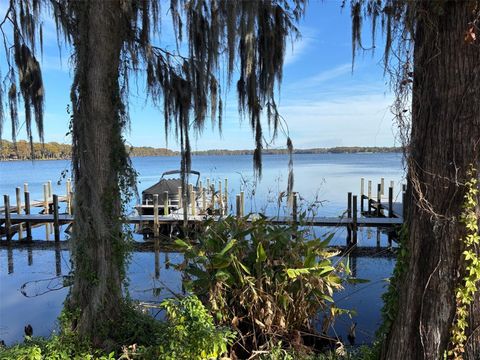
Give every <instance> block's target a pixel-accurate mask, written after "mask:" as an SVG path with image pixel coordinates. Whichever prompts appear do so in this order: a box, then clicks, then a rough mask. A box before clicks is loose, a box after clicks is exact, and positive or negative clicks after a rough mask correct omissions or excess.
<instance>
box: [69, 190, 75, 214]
mask: <svg viewBox="0 0 480 360" xmlns="http://www.w3.org/2000/svg"><path fill="white" fill-rule="evenodd" d="M69 205H70V206H69V211H70V212H69V214H70V215H72V214H73V212H74V211H75V208H74V204H73V192H71V193H70V204H69Z"/></svg>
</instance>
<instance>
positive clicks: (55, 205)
mask: <svg viewBox="0 0 480 360" xmlns="http://www.w3.org/2000/svg"><path fill="white" fill-rule="evenodd" d="M53 232H54V235H55V242H59V241H60V224H59V222H58V195H56V194H53Z"/></svg>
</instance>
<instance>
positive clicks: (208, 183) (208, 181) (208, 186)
mask: <svg viewBox="0 0 480 360" xmlns="http://www.w3.org/2000/svg"><path fill="white" fill-rule="evenodd" d="M207 189H210V178H207Z"/></svg>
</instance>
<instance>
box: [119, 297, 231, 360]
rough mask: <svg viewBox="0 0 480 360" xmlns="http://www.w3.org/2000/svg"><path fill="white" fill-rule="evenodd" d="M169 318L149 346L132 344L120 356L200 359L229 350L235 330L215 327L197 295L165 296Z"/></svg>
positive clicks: (171, 359) (170, 359)
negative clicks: (168, 297)
mask: <svg viewBox="0 0 480 360" xmlns="http://www.w3.org/2000/svg"><path fill="white" fill-rule="evenodd" d="M161 308H163V309H164V310H165V311H166V315H167V322H166V323H164V324H163V326H162V328H161V331H160V333H158V334H157V335H156V337H155V339H156V341H157V343H156V344H155V345H154V346H150V347H136V346H130V347H128V348H125V349H124V352H123V355H122V356H121V357H120V358H121V359H165V360H190V359H191V360H201V359H211V358H219V357H220V356H221V355H222V354H223V353H226V351H227V346H228V345H229V344H231V343H232V342H233V339H234V338H235V333H234V332H232V331H231V330H229V329H227V328H216V327H215V325H214V322H213V318H212V316H211V315H210V314H209V313H208V311H207V309H206V308H205V307H204V306H203V304H202V303H201V301H200V300H198V298H197V297H195V296H189V297H186V298H183V299H179V300H175V299H169V300H165V301H164V302H163V303H162V304H161Z"/></svg>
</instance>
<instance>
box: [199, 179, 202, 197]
mask: <svg viewBox="0 0 480 360" xmlns="http://www.w3.org/2000/svg"><path fill="white" fill-rule="evenodd" d="M198 189H199V190H200V191H202V189H203V184H202V180H200V181H199V182H198ZM198 195H200V194H198Z"/></svg>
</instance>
